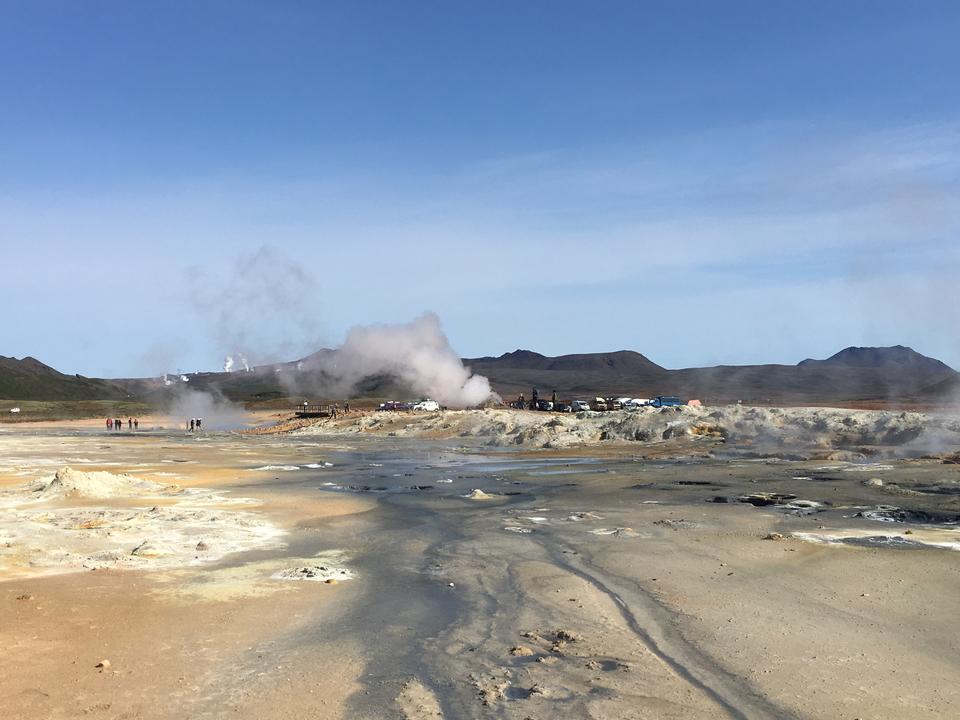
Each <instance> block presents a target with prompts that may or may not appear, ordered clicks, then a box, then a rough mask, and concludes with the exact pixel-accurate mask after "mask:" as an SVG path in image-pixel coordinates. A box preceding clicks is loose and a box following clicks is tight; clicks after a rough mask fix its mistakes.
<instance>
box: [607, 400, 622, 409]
mask: <svg viewBox="0 0 960 720" xmlns="http://www.w3.org/2000/svg"><path fill="white" fill-rule="evenodd" d="M606 400H607V410H623V403H622V402H620V400H619V399H618V398H613V397H608V398H607V399H606Z"/></svg>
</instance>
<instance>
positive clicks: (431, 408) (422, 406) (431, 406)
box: [413, 400, 440, 412]
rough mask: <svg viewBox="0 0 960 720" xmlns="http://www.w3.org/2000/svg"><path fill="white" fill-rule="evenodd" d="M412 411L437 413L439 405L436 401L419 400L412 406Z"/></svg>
mask: <svg viewBox="0 0 960 720" xmlns="http://www.w3.org/2000/svg"><path fill="white" fill-rule="evenodd" d="M413 409H414V410H420V411H421V412H439V410H440V403H438V402H437V401H436V400H421V401H420V402H418V403H417V404H416V405H414V406H413Z"/></svg>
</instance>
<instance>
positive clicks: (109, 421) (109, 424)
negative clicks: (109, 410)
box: [107, 418, 113, 430]
mask: <svg viewBox="0 0 960 720" xmlns="http://www.w3.org/2000/svg"><path fill="white" fill-rule="evenodd" d="M107 430H113V418H107Z"/></svg>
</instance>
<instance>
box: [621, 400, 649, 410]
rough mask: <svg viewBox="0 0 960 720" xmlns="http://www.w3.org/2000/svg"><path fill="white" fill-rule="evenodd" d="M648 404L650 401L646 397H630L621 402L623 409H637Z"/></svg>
mask: <svg viewBox="0 0 960 720" xmlns="http://www.w3.org/2000/svg"><path fill="white" fill-rule="evenodd" d="M649 404H650V401H649V400H647V399H646V398H630V399H629V400H627V401H626V402H625V403H624V404H623V409H624V410H639V409H640V408H642V407H647V406H648V405H649Z"/></svg>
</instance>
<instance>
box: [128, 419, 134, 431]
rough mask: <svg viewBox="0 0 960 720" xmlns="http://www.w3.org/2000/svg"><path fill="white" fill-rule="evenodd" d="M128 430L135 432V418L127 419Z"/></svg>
mask: <svg viewBox="0 0 960 720" xmlns="http://www.w3.org/2000/svg"><path fill="white" fill-rule="evenodd" d="M127 430H133V418H131V417H128V418H127Z"/></svg>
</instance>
